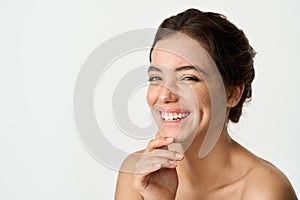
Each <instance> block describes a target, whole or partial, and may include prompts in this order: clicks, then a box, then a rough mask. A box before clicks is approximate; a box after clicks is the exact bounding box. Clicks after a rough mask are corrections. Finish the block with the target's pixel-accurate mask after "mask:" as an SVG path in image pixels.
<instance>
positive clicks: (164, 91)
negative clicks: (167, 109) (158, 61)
mask: <svg viewBox="0 0 300 200" xmlns="http://www.w3.org/2000/svg"><path fill="white" fill-rule="evenodd" d="M158 101H159V103H161V104H166V103H174V102H177V101H178V97H177V95H176V94H175V93H174V91H172V89H170V88H168V87H166V86H161V88H160V91H159V96H158Z"/></svg>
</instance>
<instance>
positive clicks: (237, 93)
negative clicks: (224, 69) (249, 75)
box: [227, 84, 245, 108]
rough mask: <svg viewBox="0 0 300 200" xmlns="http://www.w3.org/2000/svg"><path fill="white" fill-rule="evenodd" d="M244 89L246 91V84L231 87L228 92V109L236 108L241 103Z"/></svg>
mask: <svg viewBox="0 0 300 200" xmlns="http://www.w3.org/2000/svg"><path fill="white" fill-rule="evenodd" d="M244 89H245V85H244V84H241V85H237V86H232V87H230V89H229V91H228V96H227V107H228V108H232V107H235V106H236V105H237V104H238V103H239V101H240V99H241V97H242V95H243V92H244Z"/></svg>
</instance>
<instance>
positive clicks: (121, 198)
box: [115, 150, 143, 200]
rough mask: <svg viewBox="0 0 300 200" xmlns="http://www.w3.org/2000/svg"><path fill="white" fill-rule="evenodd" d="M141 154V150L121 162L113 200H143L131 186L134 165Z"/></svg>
mask: <svg viewBox="0 0 300 200" xmlns="http://www.w3.org/2000/svg"><path fill="white" fill-rule="evenodd" d="M142 152H143V150H142V151H138V152H136V153H133V154H131V155H129V156H128V157H127V158H126V159H125V160H124V161H123V163H122V165H121V167H120V170H119V174H118V180H117V184H116V191H115V200H127V199H131V200H142V199H143V198H142V197H141V195H139V193H138V192H137V191H136V190H135V189H134V186H133V179H134V169H135V163H136V162H137V159H138V157H139V156H140V154H141V153H142Z"/></svg>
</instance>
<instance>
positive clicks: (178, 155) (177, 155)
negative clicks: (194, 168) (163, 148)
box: [175, 153, 183, 159]
mask: <svg viewBox="0 0 300 200" xmlns="http://www.w3.org/2000/svg"><path fill="white" fill-rule="evenodd" d="M175 157H176V158H177V159H181V158H183V155H181V154H180V153H176V154H175Z"/></svg>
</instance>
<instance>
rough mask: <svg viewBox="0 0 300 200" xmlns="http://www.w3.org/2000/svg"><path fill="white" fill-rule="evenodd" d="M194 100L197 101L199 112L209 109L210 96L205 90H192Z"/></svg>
mask: <svg viewBox="0 0 300 200" xmlns="http://www.w3.org/2000/svg"><path fill="white" fill-rule="evenodd" d="M194 95H195V99H196V101H197V104H198V107H199V109H201V110H207V109H210V107H211V99H210V94H209V91H208V89H207V88H201V89H199V88H198V89H197V90H194Z"/></svg>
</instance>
